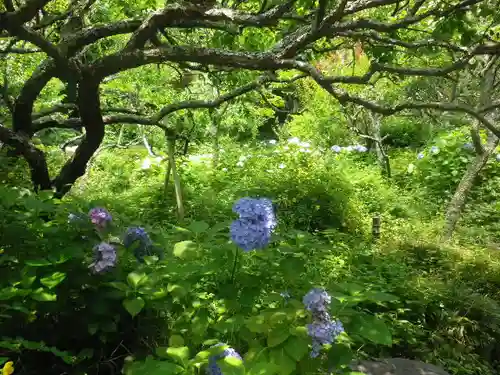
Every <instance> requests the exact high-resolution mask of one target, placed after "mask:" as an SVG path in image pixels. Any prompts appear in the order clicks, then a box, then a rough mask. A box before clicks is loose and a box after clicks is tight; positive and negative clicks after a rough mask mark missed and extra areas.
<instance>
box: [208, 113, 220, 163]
mask: <svg viewBox="0 0 500 375" xmlns="http://www.w3.org/2000/svg"><path fill="white" fill-rule="evenodd" d="M209 113H210V119H211V120H212V127H211V129H210V133H211V134H210V135H211V136H212V154H213V156H212V167H213V168H214V169H215V168H216V167H217V164H219V156H220V155H219V120H220V119H219V118H218V117H217V115H216V114H215V111H213V110H210V112H209Z"/></svg>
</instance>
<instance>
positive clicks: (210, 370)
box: [206, 343, 243, 375]
mask: <svg viewBox="0 0 500 375" xmlns="http://www.w3.org/2000/svg"><path fill="white" fill-rule="evenodd" d="M223 345H225V344H223V343H218V344H216V345H214V346H212V348H215V347H217V346H223ZM227 357H229V358H231V357H232V358H237V359H239V360H241V361H243V358H241V356H240V355H239V354H238V352H237V351H236V350H234V349H233V348H226V349H225V350H224V351H223V352H222V353H221V354H218V355H213V356H211V357H210V358H209V359H208V367H207V371H206V372H207V374H208V375H223V374H222V370H221V368H220V367H219V365H218V364H217V361H218V360H221V359H224V358H227Z"/></svg>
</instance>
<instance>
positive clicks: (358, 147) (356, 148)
mask: <svg viewBox="0 0 500 375" xmlns="http://www.w3.org/2000/svg"><path fill="white" fill-rule="evenodd" d="M330 150H332V151H333V152H336V153H339V152H342V150H344V151H347V152H351V151H357V152H366V151H368V149H367V148H366V147H365V146H363V145H354V146H346V147H342V146H339V145H333V146H332V147H330Z"/></svg>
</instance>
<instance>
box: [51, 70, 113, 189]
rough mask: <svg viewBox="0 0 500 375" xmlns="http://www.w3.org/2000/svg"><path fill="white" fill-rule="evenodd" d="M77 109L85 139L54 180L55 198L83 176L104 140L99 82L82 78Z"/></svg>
mask: <svg viewBox="0 0 500 375" xmlns="http://www.w3.org/2000/svg"><path fill="white" fill-rule="evenodd" d="M78 86H79V87H78V107H79V111H80V116H81V119H82V124H83V126H84V128H85V137H84V139H83V141H82V143H80V145H79V146H78V148H77V149H76V151H75V154H74V155H73V158H72V159H71V160H69V161H68V162H67V163H66V164H65V165H64V167H63V168H62V169H61V172H60V173H59V175H58V176H57V177H56V179H55V180H54V187H55V188H56V194H55V196H56V197H57V198H61V197H63V196H64V195H65V194H66V193H67V192H68V191H69V190H70V189H71V186H72V185H73V184H74V183H75V181H76V180H77V179H78V178H79V177H81V176H83V175H84V174H85V171H86V169H87V164H88V162H89V160H90V158H91V157H92V155H94V153H95V152H96V151H97V149H98V148H99V146H100V145H101V142H102V140H103V139H104V121H103V119H102V114H101V108H100V97H99V81H98V80H95V79H94V78H93V77H92V76H90V77H85V76H83V79H82V81H81V82H80V83H79V85H78Z"/></svg>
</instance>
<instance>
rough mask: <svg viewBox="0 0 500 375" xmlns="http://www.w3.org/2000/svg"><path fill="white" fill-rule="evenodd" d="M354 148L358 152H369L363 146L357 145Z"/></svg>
mask: <svg viewBox="0 0 500 375" xmlns="http://www.w3.org/2000/svg"><path fill="white" fill-rule="evenodd" d="M353 148H354V150H356V151H358V152H366V151H368V149H367V148H366V147H365V146H363V145H356V146H354V147H353Z"/></svg>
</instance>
